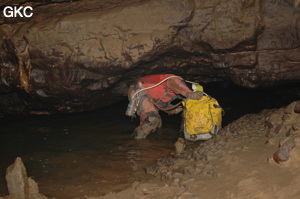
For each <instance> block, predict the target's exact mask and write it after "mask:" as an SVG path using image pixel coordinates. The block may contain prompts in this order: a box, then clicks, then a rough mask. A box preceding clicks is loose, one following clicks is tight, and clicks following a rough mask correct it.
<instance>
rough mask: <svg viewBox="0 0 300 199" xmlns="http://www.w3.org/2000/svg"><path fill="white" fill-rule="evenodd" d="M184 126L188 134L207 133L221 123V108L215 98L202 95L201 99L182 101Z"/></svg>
mask: <svg viewBox="0 0 300 199" xmlns="http://www.w3.org/2000/svg"><path fill="white" fill-rule="evenodd" d="M182 104H183V106H184V107H185V108H184V110H183V118H184V128H185V130H186V132H187V133H188V134H189V135H194V134H201V133H209V132H211V131H212V129H213V127H214V126H221V124H222V110H223V109H222V108H221V106H220V105H219V103H218V101H217V100H216V99H215V98H212V97H210V96H206V95H204V96H203V97H202V98H201V99H198V100H195V99H188V98H187V99H185V100H184V101H183V102H182Z"/></svg>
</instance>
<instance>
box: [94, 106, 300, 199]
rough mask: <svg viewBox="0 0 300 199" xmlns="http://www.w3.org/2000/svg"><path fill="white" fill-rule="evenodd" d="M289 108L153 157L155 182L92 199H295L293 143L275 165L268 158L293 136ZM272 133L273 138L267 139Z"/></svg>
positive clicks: (150, 170) (246, 120)
mask: <svg viewBox="0 0 300 199" xmlns="http://www.w3.org/2000/svg"><path fill="white" fill-rule="evenodd" d="M295 104H298V103H297V102H295V103H292V104H291V105H289V106H288V107H283V108H280V109H273V110H263V111H262V112H260V113H258V114H248V115H245V116H243V117H241V118H239V119H238V120H236V121H234V122H232V123H230V124H229V125H227V126H226V127H225V128H223V130H222V131H221V133H220V134H219V135H218V136H217V137H215V138H214V139H211V140H208V141H206V142H201V143H199V145H198V146H197V147H191V148H187V149H186V150H185V151H184V152H183V153H182V154H175V153H173V155H172V156H170V157H166V158H161V159H159V160H158V161H157V163H156V164H154V165H152V166H150V167H148V168H147V173H149V174H152V175H155V176H156V179H154V180H152V181H150V182H148V183H135V184H133V185H132V187H131V188H129V189H126V190H124V191H122V192H120V193H110V194H107V195H106V196H103V197H95V198H93V199H100V198H101V199H117V198H144V199H146V198H149V199H150V198H181V199H184V198H186V199H187V198H189V199H190V198H195V199H196V198H199V199H200V198H232V199H237V198H249V199H250V198H264V199H271V198H291V199H296V198H299V197H300V191H299V189H298V187H299V186H300V180H299V179H300V174H299V171H300V168H299V166H298V165H299V163H300V158H299V153H300V148H299V142H298V144H295V146H294V147H293V149H292V150H290V151H289V159H288V160H287V161H285V162H281V163H280V164H278V163H276V162H275V161H274V159H273V154H274V153H275V152H276V151H277V150H278V147H279V148H280V146H282V142H283V140H284V139H287V138H288V139H291V138H292V137H293V136H292V134H287V133H288V132H289V131H290V129H291V128H290V127H292V126H296V127H294V128H293V127H292V131H293V134H294V136H295V134H296V135H297V136H299V133H298V132H297V131H296V129H297V124H298V123H299V122H300V115H299V113H295V112H294V110H295V109H294V108H295V107H297V106H295ZM291 107H292V108H291ZM289 109H291V110H292V111H291V112H289V113H288V114H290V115H289V120H288V122H287V120H286V119H284V118H285V117H282V116H283V115H285V114H287V113H286V112H287V111H288V110H289ZM270 118H272V119H271V121H272V122H273V123H280V124H281V130H280V131H278V129H277V128H276V127H275V128H274V126H273V127H270V126H268V125H267V124H268V121H269V120H270ZM276 129H277V130H276ZM275 135H277V137H276V138H277V139H276V140H272V141H270V138H272V137H274V136H275ZM90 199H92V198H90Z"/></svg>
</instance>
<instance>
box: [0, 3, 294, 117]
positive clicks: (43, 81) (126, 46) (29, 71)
mask: <svg viewBox="0 0 300 199" xmlns="http://www.w3.org/2000/svg"><path fill="white" fill-rule="evenodd" d="M12 2H13V3H12ZM6 5H19V6H20V5H22V6H26V5H30V6H32V7H33V17H32V18H20V17H19V18H5V17H3V12H1V20H0V24H1V25H0V69H1V70H0V76H1V79H0V95H1V97H0V116H1V115H6V114H12V113H13V114H23V113H25V114H27V113H33V114H48V113H53V112H78V111H87V110H94V109H97V108H100V107H103V106H107V105H109V104H111V103H114V102H116V101H118V100H120V99H121V98H122V97H123V96H124V95H126V93H127V85H128V82H129V81H132V80H134V79H136V78H137V77H139V76H143V75H147V74H153V73H174V74H178V75H181V76H183V77H185V78H187V79H189V80H198V81H200V82H206V83H207V82H226V81H231V82H234V83H235V84H237V85H240V86H243V87H249V88H259V87H267V86H272V85H274V84H275V83H278V82H281V83H285V82H291V81H299V80H300V64H299V63H300V62H299V61H300V56H299V55H300V49H299V44H300V40H299V39H300V20H299V19H300V8H299V0H163V1H162V0H131V1H126V2H123V1H121V0H114V1H109V0H103V1H100V0H98V1H97V0H91V1H88V0H77V1H76V0H74V1H61V0H57V1H22V0H17V1H9V0H7V1H1V3H0V6H1V9H2V10H3V8H4V6H6Z"/></svg>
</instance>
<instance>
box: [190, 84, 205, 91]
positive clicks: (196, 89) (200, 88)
mask: <svg viewBox="0 0 300 199" xmlns="http://www.w3.org/2000/svg"><path fill="white" fill-rule="evenodd" d="M192 89H193V91H202V92H203V86H201V85H200V84H197V83H195V84H192Z"/></svg>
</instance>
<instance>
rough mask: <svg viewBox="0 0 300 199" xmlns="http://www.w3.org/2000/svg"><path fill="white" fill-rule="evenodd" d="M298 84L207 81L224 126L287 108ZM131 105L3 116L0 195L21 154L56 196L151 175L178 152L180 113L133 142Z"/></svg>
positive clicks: (106, 188) (118, 186)
mask: <svg viewBox="0 0 300 199" xmlns="http://www.w3.org/2000/svg"><path fill="white" fill-rule="evenodd" d="M299 88H300V87H299V84H290V85H285V86H277V87H273V88H270V89H255V90H252V89H245V88H242V87H238V86H233V85H227V86H220V85H212V84H208V85H204V91H205V92H206V93H208V94H209V95H211V96H213V97H215V98H216V99H217V100H218V101H219V103H220V105H221V106H222V107H223V108H224V109H225V111H226V114H225V116H224V118H223V126H225V125H227V124H228V123H230V122H232V121H233V120H235V119H237V118H239V117H241V116H242V115H244V114H248V113H257V112H259V111H261V110H263V109H272V108H279V107H281V106H286V105H288V104H289V103H291V102H293V101H295V100H298V99H299V94H300V90H299ZM127 103H128V102H127V100H126V99H124V100H123V101H121V102H119V103H117V104H115V105H113V106H111V107H107V108H104V109H101V110H98V111H93V112H85V113H77V114H70V115H61V114H57V115H51V116H39V117H38V116H34V117H28V118H10V119H9V120H8V119H7V120H5V119H2V121H0V122H1V133H0V140H1V141H0V147H1V150H0V157H1V160H0V161H1V162H2V164H1V165H0V193H1V194H3V195H6V194H8V193H7V188H6V183H5V170H6V168H7V167H8V166H9V165H10V164H12V163H13V161H14V159H15V158H16V157H18V156H19V157H21V158H22V160H23V161H24V164H25V166H26V168H27V173H28V175H29V176H33V178H34V179H35V180H36V181H37V182H38V184H39V187H40V191H41V192H42V193H43V194H45V195H46V196H52V197H57V198H64V199H67V198H74V197H84V196H85V195H87V194H93V195H94V196H97V195H98V196H99V195H104V194H106V193H108V192H111V191H119V190H122V189H124V188H126V187H127V186H129V184H131V183H132V182H134V181H139V180H146V179H150V178H151V176H149V175H146V174H145V172H144V168H145V167H146V166H147V165H150V164H153V163H154V162H155V161H156V160H157V159H158V158H159V157H163V156H167V155H169V154H170V152H171V151H174V146H173V145H174V142H175V141H176V139H177V136H178V132H179V129H180V122H181V115H180V114H178V115H171V116H169V115H167V114H164V113H161V116H162V120H163V127H162V129H161V130H159V131H158V132H157V133H153V134H152V135H151V136H149V137H148V138H147V139H146V140H141V141H134V140H130V135H131V132H132V131H133V129H134V128H135V127H136V126H137V125H138V123H139V120H138V118H135V119H134V120H133V121H131V120H130V118H128V117H126V116H125V115H124V113H125V110H126V107H127ZM99 187H100V188H99ZM89 196H90V195H89Z"/></svg>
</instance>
